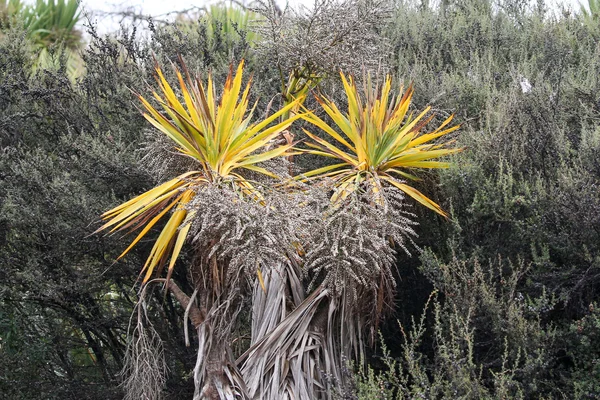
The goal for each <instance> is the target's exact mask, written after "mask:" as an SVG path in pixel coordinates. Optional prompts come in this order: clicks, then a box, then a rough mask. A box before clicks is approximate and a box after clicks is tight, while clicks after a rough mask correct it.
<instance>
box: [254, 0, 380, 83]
mask: <svg viewBox="0 0 600 400" xmlns="http://www.w3.org/2000/svg"><path fill="white" fill-rule="evenodd" d="M254 11H256V12H258V13H260V14H261V15H263V16H264V17H265V21H264V23H262V24H259V25H256V26H254V27H253V29H254V30H255V31H257V33H258V34H259V36H260V37H261V38H262V41H261V42H260V43H259V44H258V45H257V52H258V55H259V56H261V57H266V58H265V59H269V60H274V61H276V63H277V65H278V66H279V68H280V70H283V71H292V70H300V69H303V68H306V70H307V71H306V72H307V73H308V74H317V75H319V76H321V75H323V74H337V72H338V71H339V70H340V69H341V70H343V71H345V72H346V73H351V74H354V75H356V76H361V75H362V72H363V71H364V70H365V69H366V70H377V69H380V68H381V67H382V66H385V62H386V60H387V59H388V55H389V52H390V46H389V43H388V42H387V40H386V39H384V38H383V37H382V36H381V35H380V33H379V30H380V29H382V27H383V26H384V24H385V21H386V20H387V19H388V18H389V16H390V15H391V12H390V11H391V2H390V1H388V0H343V1H337V0H316V1H315V2H314V6H313V7H311V8H307V7H300V9H293V8H291V7H286V8H285V9H283V10H281V9H280V8H279V7H277V5H276V4H275V2H274V1H273V0H261V1H258V2H257V6H256V7H255V8H254Z"/></svg>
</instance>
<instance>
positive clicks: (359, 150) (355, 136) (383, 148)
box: [302, 73, 461, 216]
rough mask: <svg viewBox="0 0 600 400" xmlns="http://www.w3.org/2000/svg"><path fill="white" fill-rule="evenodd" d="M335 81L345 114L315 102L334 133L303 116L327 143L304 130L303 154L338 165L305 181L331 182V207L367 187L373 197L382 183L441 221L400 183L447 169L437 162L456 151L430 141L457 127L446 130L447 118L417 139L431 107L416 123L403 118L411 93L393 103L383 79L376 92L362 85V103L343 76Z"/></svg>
mask: <svg viewBox="0 0 600 400" xmlns="http://www.w3.org/2000/svg"><path fill="white" fill-rule="evenodd" d="M340 75H341V78H342V82H343V84H344V89H345V92H346V96H347V99H348V111H347V112H346V113H343V112H342V111H340V110H339V109H338V107H337V106H336V104H335V103H334V102H333V101H331V100H329V99H327V98H324V97H317V100H318V101H319V103H320V105H321V107H322V108H323V110H324V111H325V112H326V113H327V115H329V117H330V118H331V120H332V121H333V123H334V124H335V125H334V126H335V127H334V126H330V125H328V124H327V123H326V122H325V121H323V119H321V118H319V117H318V116H317V115H315V114H314V113H306V114H304V115H303V116H302V118H303V119H305V120H306V121H308V122H310V123H311V124H313V125H315V126H316V127H318V128H320V129H321V130H322V131H323V132H324V133H325V134H326V138H325V139H323V138H320V137H318V136H317V135H315V134H313V133H311V132H309V131H308V130H304V131H305V133H306V134H307V135H308V137H309V138H310V139H312V142H308V143H307V145H308V146H309V147H310V148H311V149H310V150H307V152H308V153H311V154H315V155H321V156H325V157H330V158H334V159H337V160H338V161H340V162H338V163H335V164H332V165H328V166H326V167H322V168H318V169H315V170H312V171H309V172H307V173H305V174H304V176H305V177H307V178H313V177H314V178H323V177H333V178H334V179H335V181H336V192H335V194H334V195H333V197H332V202H333V203H336V202H337V201H338V200H341V199H344V198H346V197H347V196H348V195H349V194H350V193H352V192H353V191H354V190H356V189H357V188H358V187H359V186H360V185H361V184H364V183H366V184H368V185H369V186H370V189H371V190H372V191H373V193H380V192H381V185H382V183H383V182H387V183H389V184H391V185H393V186H395V187H397V188H398V189H400V190H402V191H403V192H404V193H406V194H408V195H409V196H411V197H412V198H414V199H415V200H417V201H418V202H419V203H421V204H423V205H425V206H426V207H428V208H430V209H432V210H434V211H436V212H437V213H439V214H441V215H444V216H446V213H445V212H444V211H443V210H442V209H441V207H440V206H439V205H437V204H436V203H435V202H433V201H432V200H431V199H429V198H428V197H426V196H425V195H424V194H422V193H421V192H419V191H418V190H417V189H415V188H414V187H412V186H409V185H407V184H406V183H404V181H403V180H402V178H405V179H409V180H417V179H418V178H417V177H416V176H415V175H413V174H412V173H410V171H411V170H414V169H420V168H447V167H448V166H449V163H447V162H443V161H439V160H437V159H439V158H440V157H443V156H446V155H449V154H453V153H456V152H459V151H461V149H459V148H449V147H448V146H449V145H450V144H451V143H452V141H449V142H445V143H432V141H434V140H435V139H437V138H439V137H441V136H444V135H446V134H448V133H450V132H453V131H455V130H456V129H458V128H459V125H455V126H452V127H450V128H446V127H447V126H448V124H449V123H450V122H451V121H452V118H453V117H452V116H450V117H449V118H447V119H446V120H445V121H444V122H443V123H442V124H441V125H440V126H439V127H438V128H437V129H435V130H434V131H433V132H430V133H426V134H422V133H421V130H422V129H423V128H424V127H425V126H426V125H427V124H428V123H429V122H430V121H431V120H432V119H433V116H431V117H429V118H427V119H423V117H424V116H425V115H426V114H427V113H428V112H429V110H430V107H427V108H426V109H425V110H424V111H423V112H421V113H420V114H419V115H418V116H416V117H413V114H412V113H410V114H407V113H408V108H409V106H410V102H411V98H412V95H413V89H412V87H409V88H408V90H406V91H405V92H404V94H403V95H402V96H399V97H396V98H394V97H393V96H391V95H390V92H391V87H392V80H391V77H389V76H388V77H387V78H386V80H385V83H384V84H383V85H382V86H381V87H380V88H376V89H372V88H371V87H372V85H371V82H370V79H367V85H366V88H365V94H366V96H365V97H366V98H365V99H363V98H361V96H360V94H359V91H358V89H357V87H356V84H355V82H354V80H353V79H352V77H346V76H345V75H344V74H343V73H341V74H340ZM336 128H337V129H336ZM444 128H445V129H444ZM327 139H333V141H331V140H327Z"/></svg>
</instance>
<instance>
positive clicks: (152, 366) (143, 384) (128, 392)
mask: <svg viewBox="0 0 600 400" xmlns="http://www.w3.org/2000/svg"><path fill="white" fill-rule="evenodd" d="M144 293H145V290H144V291H142V297H143V296H144ZM136 309H137V310H136V311H135V312H134V313H133V314H132V317H136V321H135V325H134V326H133V330H131V331H130V332H128V334H127V336H128V337H129V338H130V341H129V345H128V347H127V352H126V353H125V359H124V365H123V370H122V371H121V376H123V377H124V380H123V382H122V383H121V386H122V388H123V390H124V392H125V397H124V399H125V400H139V399H142V400H160V399H162V398H163V389H164V386H165V383H166V373H167V365H166V363H165V358H164V351H163V346H162V341H161V339H160V337H159V335H158V333H157V332H156V330H155V329H154V327H153V326H152V323H151V322H150V319H149V318H148V309H147V303H146V301H145V300H144V299H143V298H141V299H140V301H139V302H138V303H137V305H136ZM132 322H133V321H132ZM130 328H131V325H130Z"/></svg>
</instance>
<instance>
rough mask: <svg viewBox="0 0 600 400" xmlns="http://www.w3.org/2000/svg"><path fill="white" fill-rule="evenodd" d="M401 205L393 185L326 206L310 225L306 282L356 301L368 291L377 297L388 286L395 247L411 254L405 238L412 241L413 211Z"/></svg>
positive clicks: (393, 283)
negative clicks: (319, 218) (308, 279)
mask: <svg viewBox="0 0 600 400" xmlns="http://www.w3.org/2000/svg"><path fill="white" fill-rule="evenodd" d="M406 207H407V206H406V203H405V201H404V195H403V193H402V192H401V191H400V190H398V189H396V188H392V187H385V188H383V190H382V191H381V192H380V193H373V192H372V191H371V190H369V189H366V190H362V191H356V192H354V193H353V194H351V195H350V196H348V198H347V199H345V200H344V202H343V203H342V204H340V205H337V206H334V207H331V208H330V209H329V210H328V211H327V213H326V214H325V216H324V219H323V222H322V223H320V224H317V225H316V226H314V227H313V229H312V233H313V234H312V236H311V246H310V249H309V251H308V253H307V254H306V260H305V264H304V273H305V275H308V276H312V284H311V286H314V285H315V284H316V283H321V282H322V284H324V285H325V286H327V287H328V288H329V289H330V290H331V292H332V293H334V294H336V295H338V294H340V293H347V294H348V295H351V296H352V300H353V301H351V304H352V303H353V304H356V305H359V304H360V302H358V300H359V299H363V298H364V297H365V295H367V293H371V294H372V295H375V296H377V294H378V291H379V290H381V289H384V288H387V289H388V290H389V289H392V288H393V287H394V286H395V281H394V275H393V271H392V266H393V265H394V263H395V261H396V257H395V256H396V250H395V249H396V248H400V249H402V250H404V251H405V252H406V253H407V254H409V255H410V252H409V250H408V248H407V246H406V244H407V242H408V243H410V244H412V245H413V246H415V245H414V243H413V242H412V240H411V236H415V235H416V233H415V231H414V230H413V228H412V227H413V226H414V225H416V222H414V217H415V216H414V214H412V213H410V212H408V211H407V210H406ZM382 282H383V283H384V285H382Z"/></svg>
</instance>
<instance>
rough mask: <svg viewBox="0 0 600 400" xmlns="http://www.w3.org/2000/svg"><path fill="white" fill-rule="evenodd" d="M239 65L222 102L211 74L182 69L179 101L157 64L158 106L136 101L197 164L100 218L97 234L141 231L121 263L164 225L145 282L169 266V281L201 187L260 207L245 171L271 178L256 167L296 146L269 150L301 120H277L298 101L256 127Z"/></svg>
mask: <svg viewBox="0 0 600 400" xmlns="http://www.w3.org/2000/svg"><path fill="white" fill-rule="evenodd" d="M182 64H183V63H182ZM243 66H244V62H243V61H242V62H241V63H240V64H239V65H238V67H237V70H236V72H235V74H234V72H233V67H231V68H230V72H229V75H228V77H227V80H226V82H225V86H224V88H223V92H222V94H221V96H220V98H219V97H218V95H217V92H216V89H215V86H214V84H213V80H212V77H211V76H210V75H209V77H208V81H207V83H206V85H205V84H204V83H203V82H202V81H201V80H200V79H199V78H196V79H192V78H191V76H190V74H189V72H188V71H187V68H185V67H184V71H183V73H182V72H181V71H179V70H176V75H177V78H178V80H179V90H180V92H181V95H182V97H183V101H180V100H179V98H178V96H177V95H176V93H175V91H174V89H173V88H172V87H171V85H170V84H169V83H168V82H167V80H166V79H165V77H164V75H163V73H162V71H161V69H160V67H158V66H156V79H157V82H158V85H159V92H154V93H153V96H154V99H155V101H156V102H157V103H158V105H159V107H158V108H155V107H154V106H153V105H152V104H151V103H150V102H149V101H148V100H146V99H145V98H144V97H143V96H141V95H138V97H139V100H140V101H141V103H142V105H143V107H144V109H145V110H146V112H145V113H144V117H145V118H146V119H147V120H148V121H149V122H150V123H151V124H152V125H153V126H154V127H155V128H156V129H158V130H159V131H160V132H162V133H163V134H164V135H165V136H166V137H168V138H169V139H170V140H171V141H172V142H173V144H174V145H175V147H174V150H173V151H174V152H175V153H176V154H179V155H180V156H182V157H185V158H189V159H191V160H192V161H193V164H195V165H196V169H194V170H191V171H187V172H185V173H183V174H181V175H179V176H177V177H174V178H173V179H171V180H169V181H167V182H165V183H163V184H161V185H158V186H157V187H155V188H153V189H151V190H149V191H147V192H145V193H143V194H141V195H139V196H137V197H135V198H133V199H131V200H129V201H127V202H125V203H123V204H121V205H119V206H117V207H115V208H113V209H112V210H109V211H107V212H106V213H104V214H103V215H102V218H103V219H104V220H106V223H105V224H104V225H103V226H101V227H100V229H99V231H102V230H108V231H109V232H110V233H114V232H118V231H124V230H125V231H135V230H137V229H141V231H140V233H139V234H138V235H137V237H136V238H135V239H134V240H133V242H132V243H131V244H130V245H129V247H127V249H125V251H124V252H123V253H122V254H121V256H120V257H119V258H121V257H123V256H124V255H125V254H127V253H128V252H129V251H130V250H131V249H132V248H133V247H134V246H135V245H136V244H137V243H139V241H140V240H141V239H142V238H143V237H145V236H146V234H147V233H148V232H149V231H150V229H151V228H152V227H154V226H155V225H156V224H157V223H158V222H159V221H161V220H162V219H166V220H167V222H166V224H165V225H164V227H163V229H162V231H161V233H160V234H159V236H158V238H157V239H156V242H155V243H154V247H153V248H152V250H151V252H150V255H149V256H148V259H147V261H146V263H145V265H144V267H143V269H142V272H145V276H144V279H143V282H144V283H145V282H147V281H148V279H149V278H150V277H151V276H152V275H153V273H154V272H155V271H160V270H162V269H163V267H164V266H165V265H166V264H167V262H168V271H169V276H170V274H171V272H172V269H173V267H174V265H175V261H176V259H177V257H178V255H179V253H180V252H181V248H182V246H183V244H184V242H185V239H186V237H187V235H188V232H189V230H190V221H191V220H192V219H193V217H194V215H195V211H194V210H193V209H190V208H189V207H188V205H189V204H190V203H191V202H192V201H193V200H194V197H195V196H196V194H197V192H198V191H199V188H202V187H204V186H207V185H217V186H219V185H220V186H221V187H228V188H231V189H233V190H235V191H237V193H238V194H239V196H249V197H250V198H252V199H254V200H256V201H261V199H262V195H261V193H260V191H259V190H258V189H257V188H256V187H255V185H253V183H252V181H250V180H249V179H246V178H245V177H244V175H243V172H242V171H244V170H246V171H252V172H254V173H257V174H260V175H265V176H268V177H271V178H276V177H277V176H276V175H274V174H273V173H272V172H270V171H268V170H267V169H265V168H264V167H261V166H260V165H259V164H260V163H263V162H265V161H269V160H271V159H273V158H276V157H279V156H282V155H284V154H286V152H288V151H289V150H290V148H291V147H292V145H293V144H292V143H289V144H284V145H282V146H277V147H274V148H270V146H269V144H270V142H271V141H272V140H273V139H275V138H276V137H277V136H278V135H279V134H280V133H281V132H282V131H284V130H285V129H287V128H288V127H289V126H290V124H291V123H292V122H293V121H294V120H296V119H298V118H299V115H296V116H293V117H291V118H287V119H284V120H283V121H278V118H279V117H280V116H281V115H282V114H284V113H286V112H287V111H289V109H291V108H293V107H294V106H296V103H295V102H294V103H291V104H289V105H287V106H286V107H284V108H282V109H280V110H278V111H277V112H275V113H273V114H271V115H270V116H268V117H266V118H265V119H262V120H260V121H258V122H254V123H253V122H251V121H252V116H253V110H254V107H255V106H253V107H251V108H249V98H248V95H249V92H250V87H251V81H250V82H248V83H247V85H246V87H245V89H243V88H242V76H243ZM159 109H160V110H162V112H161V111H159ZM169 212H171V213H170V216H169Z"/></svg>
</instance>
